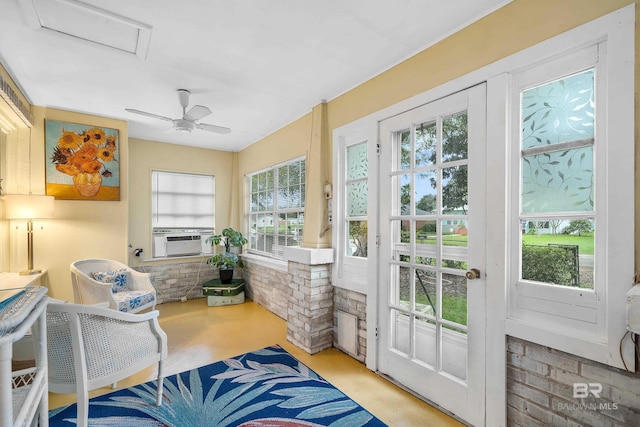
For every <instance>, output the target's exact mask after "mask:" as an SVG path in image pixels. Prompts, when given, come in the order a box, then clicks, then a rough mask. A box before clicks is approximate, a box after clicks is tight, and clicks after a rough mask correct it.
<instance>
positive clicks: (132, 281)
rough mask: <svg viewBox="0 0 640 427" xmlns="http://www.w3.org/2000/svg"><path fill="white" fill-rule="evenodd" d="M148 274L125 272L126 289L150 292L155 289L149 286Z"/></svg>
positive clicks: (134, 271)
mask: <svg viewBox="0 0 640 427" xmlns="http://www.w3.org/2000/svg"><path fill="white" fill-rule="evenodd" d="M150 276H151V275H150V274H149V273H142V272H139V271H136V270H129V271H127V287H128V288H129V289H131V290H132V291H147V290H148V291H151V290H153V289H155V288H154V287H153V285H152V284H151V279H150Z"/></svg>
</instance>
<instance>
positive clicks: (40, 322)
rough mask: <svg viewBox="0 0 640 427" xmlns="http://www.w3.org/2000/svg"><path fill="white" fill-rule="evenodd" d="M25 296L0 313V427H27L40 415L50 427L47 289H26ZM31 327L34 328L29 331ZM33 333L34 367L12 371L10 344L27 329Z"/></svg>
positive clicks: (40, 419)
mask: <svg viewBox="0 0 640 427" xmlns="http://www.w3.org/2000/svg"><path fill="white" fill-rule="evenodd" d="M25 290H26V293H25V294H24V295H22V296H21V297H19V298H18V299H17V300H16V301H15V302H14V303H13V304H11V305H9V306H7V307H5V308H3V309H2V310H0V427H8V426H30V425H34V424H35V423H33V419H34V418H35V416H36V415H38V416H39V421H40V424H39V425H40V426H47V425H48V424H49V418H48V387H47V336H46V308H47V300H48V298H47V297H46V295H45V294H46V293H47V288H44V287H41V286H33V287H26V288H25ZM32 327H33V329H31V328H32ZM30 329H31V330H32V332H33V334H34V338H35V339H34V342H35V343H37V345H35V348H34V351H35V358H36V366H35V367H33V368H27V369H22V370H20V371H15V372H12V370H11V359H12V354H13V344H14V343H15V342H16V341H18V340H19V339H20V338H22V337H24V336H25V335H26V334H27V333H28V332H29V330H30Z"/></svg>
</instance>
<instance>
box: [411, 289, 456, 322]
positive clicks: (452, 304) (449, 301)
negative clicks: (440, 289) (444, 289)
mask: <svg viewBox="0 0 640 427" xmlns="http://www.w3.org/2000/svg"><path fill="white" fill-rule="evenodd" d="M435 300H436V298H435V295H433V296H431V301H433V303H434V304H435V302H436V301H435ZM416 303H418V304H424V305H429V300H428V299H427V298H426V297H424V296H421V295H418V296H417V298H416ZM442 312H443V313H444V318H445V319H447V320H449V321H450V322H456V323H459V324H461V325H466V324H467V299H466V298H463V297H452V296H447V295H443V297H442Z"/></svg>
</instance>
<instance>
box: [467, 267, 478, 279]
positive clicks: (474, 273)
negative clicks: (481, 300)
mask: <svg viewBox="0 0 640 427" xmlns="http://www.w3.org/2000/svg"><path fill="white" fill-rule="evenodd" d="M466 276H467V279H469V280H475V279H478V278H480V270H478V269H477V268H472V269H471V270H469V271H467V274H466Z"/></svg>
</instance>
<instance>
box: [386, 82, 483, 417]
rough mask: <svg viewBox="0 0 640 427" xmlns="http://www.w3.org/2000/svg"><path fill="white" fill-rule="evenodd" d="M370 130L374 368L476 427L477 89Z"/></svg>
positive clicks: (479, 383) (479, 265)
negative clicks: (375, 244) (374, 144)
mask: <svg viewBox="0 0 640 427" xmlns="http://www.w3.org/2000/svg"><path fill="white" fill-rule="evenodd" d="M379 132H380V166H379V183H380V184H379V185H380V188H379V198H380V199H379V207H380V211H379V212H378V215H379V227H380V228H379V233H380V247H379V261H380V262H379V263H378V269H379V271H378V277H379V282H378V287H379V289H378V295H379V299H378V318H379V339H378V342H377V350H378V370H379V371H380V372H381V373H383V374H385V375H387V376H388V377H390V378H392V379H393V380H394V381H397V382H399V383H400V384H402V385H404V386H406V387H408V388H409V389H411V390H413V391H415V392H416V393H418V394H420V395H422V396H424V397H425V398H426V399H428V400H430V401H432V402H434V403H435V404H437V405H439V406H441V407H442V408H444V409H446V410H447V411H449V412H451V413H453V414H455V415H456V416H458V417H460V418H461V419H463V420H465V421H466V422H469V423H471V424H473V425H477V426H480V425H484V423H485V422H484V419H485V398H484V392H485V348H484V347H485V327H484V325H485V278H484V271H485V211H486V200H485V195H486V194H488V192H487V191H486V189H485V170H484V169H485V165H486V162H485V147H486V87H485V85H484V84H482V85H478V86H475V87H472V88H470V89H467V90H464V91H462V92H458V93H455V94H452V95H450V96H447V97H445V98H442V99H438V100H436V101H433V102H431V103H429V104H426V105H423V106H421V107H418V108H415V109H412V110H410V111H407V112H405V113H402V114H400V115H397V116H394V117H391V118H388V119H386V120H383V121H381V122H380V131H379Z"/></svg>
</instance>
